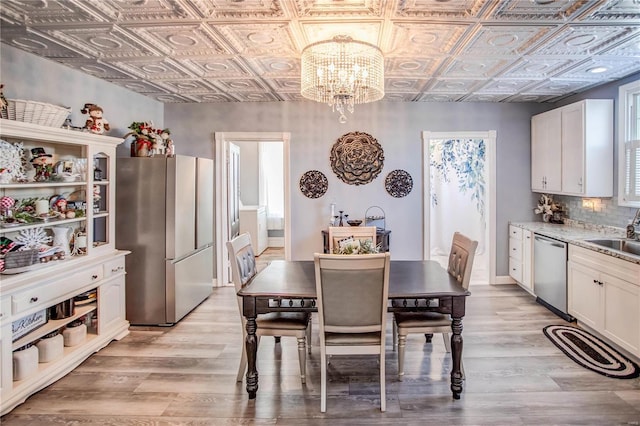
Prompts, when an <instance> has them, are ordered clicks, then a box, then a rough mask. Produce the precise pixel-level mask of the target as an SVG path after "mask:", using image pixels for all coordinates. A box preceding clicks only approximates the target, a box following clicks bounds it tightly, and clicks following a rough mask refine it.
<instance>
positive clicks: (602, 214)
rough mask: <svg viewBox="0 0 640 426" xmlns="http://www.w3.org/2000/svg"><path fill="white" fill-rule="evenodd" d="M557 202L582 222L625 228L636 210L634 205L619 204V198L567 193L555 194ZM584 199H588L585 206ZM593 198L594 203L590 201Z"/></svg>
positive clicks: (571, 216)
mask: <svg viewBox="0 0 640 426" xmlns="http://www.w3.org/2000/svg"><path fill="white" fill-rule="evenodd" d="M553 199H554V201H555V202H556V203H560V204H561V205H562V206H563V207H564V209H565V210H566V211H567V217H568V218H569V219H573V220H576V221H581V222H588V223H595V224H598V225H608V226H615V227H619V228H624V227H626V226H627V224H628V223H629V221H630V220H631V219H633V216H634V215H635V214H636V210H637V209H635V208H633V207H621V206H618V200H617V198H615V197H614V198H585V199H583V198H580V197H570V196H567V195H554V196H553ZM583 200H587V202H586V203H584V204H586V207H583ZM590 200H593V201H594V202H593V203H590V202H589V201H590Z"/></svg>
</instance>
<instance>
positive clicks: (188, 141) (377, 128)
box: [165, 102, 549, 275]
mask: <svg viewBox="0 0 640 426" xmlns="http://www.w3.org/2000/svg"><path fill="white" fill-rule="evenodd" d="M548 108H549V106H547V105H538V104H524V103H520V104H497V103H391V102H376V103H373V104H367V105H358V106H356V111H355V113H354V114H353V115H349V117H348V123H347V124H344V125H341V124H339V123H338V117H337V115H336V114H335V113H332V112H331V110H330V108H329V107H327V106H326V105H321V104H317V103H314V102H272V103H225V104H168V105H166V106H165V112H166V114H165V122H166V125H167V126H168V127H170V128H171V129H172V135H173V137H174V140H176V141H177V142H176V144H185V145H188V146H189V147H190V149H192V150H194V151H198V152H203V153H204V152H212V151H213V146H212V144H211V142H210V141H211V140H212V134H213V132H216V131H220V132H291V163H290V169H291V177H292V183H291V189H292V193H291V208H292V217H291V220H292V247H291V252H292V256H293V258H294V259H311V258H312V256H313V253H314V252H316V251H321V250H322V240H321V237H320V230H321V229H323V228H325V227H326V225H327V222H328V220H329V213H330V207H329V205H330V203H332V202H335V203H336V205H337V208H338V209H339V210H344V211H345V212H346V213H348V214H349V215H350V217H351V218H362V217H363V216H364V214H365V211H366V209H367V208H368V207H370V206H374V205H376V206H380V207H382V209H383V210H384V211H385V213H386V227H387V228H388V229H390V230H391V246H392V248H393V256H394V258H395V259H419V258H420V257H421V255H422V235H421V233H416V230H421V228H422V215H423V211H422V198H423V193H422V192H423V186H422V141H421V132H422V131H423V130H430V131H454V130H457V131H486V130H496V131H497V204H498V207H497V274H498V275H507V266H508V265H507V259H508V251H507V241H508V238H507V224H508V221H509V220H515V221H530V220H534V219H535V217H534V214H533V207H534V206H535V201H536V200H537V197H536V195H535V194H532V193H531V190H530V118H531V115H532V114H535V113H538V112H541V111H543V110H545V109H548ZM352 131H361V132H366V133H369V134H371V135H372V136H373V137H375V138H376V139H377V140H378V142H380V144H381V145H382V147H383V149H384V152H385V163H384V169H383V171H382V173H381V174H380V175H379V176H378V177H377V178H376V179H375V180H374V181H373V182H371V183H370V184H368V185H363V186H353V185H347V184H344V183H342V182H341V181H340V180H338V178H337V177H336V176H335V175H334V174H333V172H332V171H331V166H330V164H329V153H330V149H331V146H332V145H333V143H334V142H335V141H336V139H337V138H338V137H340V136H341V135H343V134H345V133H347V132H352ZM312 169H315V170H320V171H321V172H323V173H324V174H325V175H326V176H327V179H328V181H329V188H328V191H327V193H326V194H325V195H324V196H323V197H321V198H319V199H309V198H306V197H305V196H304V195H302V193H301V192H300V190H299V188H298V182H299V179H300V176H301V175H302V174H303V173H304V172H306V171H308V170H312ZM394 169H403V170H406V171H408V172H409V173H410V174H411V176H412V177H413V179H414V188H413V191H412V192H411V193H410V194H409V195H408V196H406V197H404V198H399V199H398V198H393V197H391V196H390V195H388V194H387V192H386V191H385V189H384V178H385V176H386V175H387V174H388V173H389V172H390V171H391V170H394Z"/></svg>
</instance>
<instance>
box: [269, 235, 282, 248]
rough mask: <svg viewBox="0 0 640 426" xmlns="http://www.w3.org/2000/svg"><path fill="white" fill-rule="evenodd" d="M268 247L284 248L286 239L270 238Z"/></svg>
mask: <svg viewBox="0 0 640 426" xmlns="http://www.w3.org/2000/svg"><path fill="white" fill-rule="evenodd" d="M267 244H268V247H284V237H269V241H268V242H267Z"/></svg>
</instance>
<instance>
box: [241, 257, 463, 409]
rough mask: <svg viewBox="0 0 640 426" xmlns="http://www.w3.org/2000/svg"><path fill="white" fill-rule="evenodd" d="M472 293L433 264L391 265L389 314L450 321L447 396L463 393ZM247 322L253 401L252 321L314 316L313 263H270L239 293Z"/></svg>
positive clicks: (254, 349) (394, 262) (402, 262)
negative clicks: (431, 314)
mask: <svg viewBox="0 0 640 426" xmlns="http://www.w3.org/2000/svg"><path fill="white" fill-rule="evenodd" d="M470 294H471V293H470V292H469V291H468V290H465V289H464V288H463V287H462V285H461V284H460V283H459V282H458V281H457V280H456V279H455V278H454V277H453V276H451V275H450V274H449V273H448V272H447V271H446V270H445V269H444V268H443V267H442V266H440V264H439V263H437V262H435V261H429V260H426V261H412V260H407V261H405V260H392V261H391V269H390V271H389V312H411V311H435V312H440V313H443V314H449V315H451V319H452V323H451V332H452V334H451V357H452V361H453V366H452V369H451V392H452V393H453V398H454V399H459V398H460V393H461V392H462V372H461V369H460V366H461V360H462V318H463V317H464V314H465V302H466V297H467V296H469V295H470ZM238 295H239V296H241V297H242V313H243V315H244V316H245V318H246V319H247V324H246V330H247V337H246V342H245V345H246V351H247V375H246V380H247V392H248V393H249V399H254V398H256V394H257V391H258V370H257V368H256V356H257V351H258V339H257V337H256V329H257V325H256V317H257V316H258V315H260V314H265V313H269V312H283V311H289V312H316V311H317V307H316V283H315V266H314V263H313V261H279V260H278V261H273V262H271V263H270V264H269V265H268V266H267V267H266V268H265V269H264V270H262V271H261V272H260V273H258V274H257V275H256V276H255V277H254V278H253V280H252V281H251V282H249V283H248V284H247V285H246V286H245V287H244V288H242V290H240V291H239V292H238Z"/></svg>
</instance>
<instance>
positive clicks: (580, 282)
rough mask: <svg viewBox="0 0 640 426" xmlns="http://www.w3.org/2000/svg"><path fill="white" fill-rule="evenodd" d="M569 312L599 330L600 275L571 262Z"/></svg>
mask: <svg viewBox="0 0 640 426" xmlns="http://www.w3.org/2000/svg"><path fill="white" fill-rule="evenodd" d="M568 286H569V289H568V295H567V296H568V310H569V313H570V314H571V315H573V316H574V317H576V318H577V319H578V320H580V321H582V322H583V323H584V324H586V325H587V326H589V327H592V328H594V329H595V328H597V326H598V325H599V324H600V323H601V322H602V321H601V319H600V315H601V314H600V313H601V308H600V300H601V297H600V293H601V292H602V286H601V285H600V274H599V272H598V271H596V270H594V269H591V268H587V267H586V266H583V265H579V264H576V263H573V262H569V267H568Z"/></svg>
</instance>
